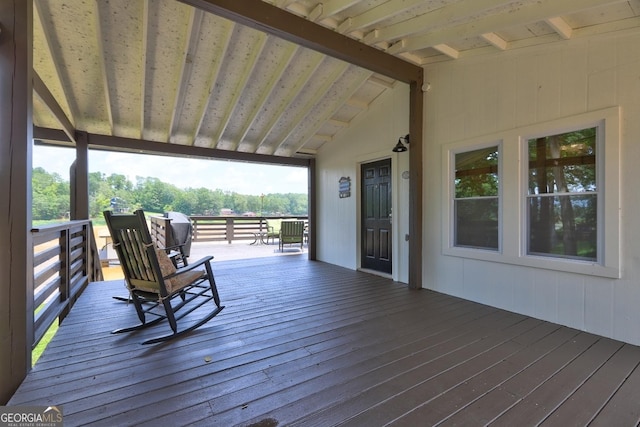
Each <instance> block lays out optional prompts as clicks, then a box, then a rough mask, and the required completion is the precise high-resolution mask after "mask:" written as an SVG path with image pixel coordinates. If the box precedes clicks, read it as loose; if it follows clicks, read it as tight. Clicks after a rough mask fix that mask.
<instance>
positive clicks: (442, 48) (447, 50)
mask: <svg viewBox="0 0 640 427" xmlns="http://www.w3.org/2000/svg"><path fill="white" fill-rule="evenodd" d="M433 48H434V49H435V50H437V51H438V52H440V53H444V54H445V55H447V56H448V57H449V58H453V59H458V57H459V56H460V52H459V51H458V50H456V49H454V48H452V47H451V46H449V45H446V44H437V45H435V46H433Z"/></svg>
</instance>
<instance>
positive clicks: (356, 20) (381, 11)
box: [338, 0, 424, 34]
mask: <svg viewBox="0 0 640 427" xmlns="http://www.w3.org/2000/svg"><path fill="white" fill-rule="evenodd" d="M423 2H424V0H390V1H388V2H386V3H382V4H381V5H379V6H376V7H374V8H372V9H369V10H367V11H366V12H364V13H361V14H360V15H357V16H352V17H350V18H347V19H345V20H344V21H343V22H342V23H341V24H340V26H339V27H338V31H340V32H341V33H343V34H345V33H350V32H352V31H356V30H359V29H361V28H364V27H368V26H371V25H375V24H376V23H378V22H380V21H382V20H383V19H388V18H389V17H392V16H394V15H398V14H400V13H402V12H404V11H406V10H409V9H411V8H412V7H414V6H416V5H419V4H422V3H423Z"/></svg>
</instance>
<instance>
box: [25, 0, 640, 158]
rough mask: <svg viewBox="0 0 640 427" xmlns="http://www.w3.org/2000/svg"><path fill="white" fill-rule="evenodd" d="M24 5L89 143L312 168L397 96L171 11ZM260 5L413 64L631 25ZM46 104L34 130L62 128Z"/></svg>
mask: <svg viewBox="0 0 640 427" xmlns="http://www.w3.org/2000/svg"><path fill="white" fill-rule="evenodd" d="M33 1H34V26H33V27H34V46H33V63H34V70H35V72H36V74H37V76H38V77H39V78H40V79H41V80H42V82H43V83H44V85H45V86H46V88H48V92H49V93H50V94H51V95H52V97H53V98H55V100H56V101H57V104H58V105H59V107H60V108H61V110H62V112H63V113H64V114H63V115H64V116H66V118H68V121H69V122H70V125H71V126H72V127H73V128H74V129H76V130H81V131H86V132H89V133H92V134H100V135H112V136H120V137H126V138H132V139H143V140H148V141H155V142H165V143H172V144H181V145H185V146H190V145H193V146H197V147H206V148H217V149H221V150H231V151H237V152H242V153H258V154H267V155H277V156H284V157H299V156H313V155H314V154H315V153H316V151H317V150H318V149H319V148H320V147H321V146H322V145H323V144H324V143H326V142H327V141H331V140H332V139H333V138H335V137H336V135H338V134H339V133H340V132H341V131H343V130H344V129H345V128H347V127H348V126H349V125H350V124H351V122H352V121H353V120H354V119H355V118H356V117H357V116H358V115H359V114H361V113H362V112H363V111H365V110H367V109H368V108H369V107H370V106H371V104H372V103H374V102H376V99H377V98H378V97H380V95H381V94H382V93H383V92H384V91H385V90H387V89H389V88H392V87H393V86H394V85H396V84H402V83H400V82H396V81H395V80H393V79H392V78H390V77H386V76H383V75H381V74H377V73H374V72H372V71H369V70H366V69H363V68H360V67H357V66H355V65H351V64H349V63H347V62H344V61H341V60H338V59H335V58H332V57H329V56H326V55H323V54H321V53H318V52H316V51H313V50H311V49H309V48H305V47H300V46H298V45H295V44H293V43H291V42H288V41H285V40H282V39H280V38H277V37H276V36H273V35H267V34H265V33H262V32H260V31H258V30H256V29H253V28H249V27H247V26H244V25H241V24H237V23H234V22H232V21H229V20H227V19H225V18H221V17H218V16H215V15H212V14H210V13H207V12H203V11H202V10H199V9H196V8H194V7H192V6H189V5H186V4H184V3H181V2H178V1H176V0H33ZM237 1H249V0H237ZM265 3H268V4H270V5H272V6H274V7H278V8H280V9H284V10H286V11H288V12H290V13H291V14H294V15H297V16H298V17H303V18H305V19H306V20H309V21H313V22H315V23H317V24H319V25H320V26H323V27H326V28H329V29H331V30H333V31H335V32H338V33H341V34H343V35H345V36H347V37H350V38H352V39H355V40H357V41H359V42H362V43H364V44H367V45H370V46H374V47H375V48H377V49H379V50H381V51H384V52H386V53H388V54H390V55H394V56H396V57H399V58H402V59H404V60H406V61H408V62H411V63H413V64H416V65H421V66H422V65H425V64H428V63H431V62H434V61H455V60H459V59H460V58H464V57H467V56H473V55H487V54H495V53H496V52H500V51H507V50H512V49H518V48H521V47H526V46H532V45H544V44H551V43H563V42H566V40H567V39H572V38H578V37H586V36H589V35H592V34H598V33H605V32H614V31H624V30H625V29H628V28H631V27H638V26H640V0H625V1H612V0H360V1H358V0H328V1H326V2H324V3H319V2H317V1H314V0H300V1H295V0H271V1H265ZM38 77H36V78H38ZM44 92H46V91H42V90H39V91H38V90H36V96H34V124H35V125H36V126H38V127H42V128H51V129H64V125H63V124H61V116H62V115H61V114H60V112H58V113H57V114H56V112H55V108H54V109H53V110H54V111H53V112H52V108H51V107H52V103H51V101H47V99H46V96H43V94H44ZM62 121H64V120H62ZM392 143H393V142H392V141H390V144H392Z"/></svg>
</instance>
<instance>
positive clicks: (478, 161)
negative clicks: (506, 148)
mask: <svg viewBox="0 0 640 427" xmlns="http://www.w3.org/2000/svg"><path fill="white" fill-rule="evenodd" d="M497 195H498V147H488V148H483V149H480V150H474V151H467V152H465V153H458V154H456V179H455V197H456V198H458V199H459V198H462V197H480V196H497Z"/></svg>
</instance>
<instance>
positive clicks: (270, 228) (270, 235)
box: [266, 220, 280, 245]
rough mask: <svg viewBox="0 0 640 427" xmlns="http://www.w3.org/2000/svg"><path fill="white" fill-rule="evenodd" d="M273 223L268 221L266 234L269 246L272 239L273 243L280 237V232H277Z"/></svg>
mask: <svg viewBox="0 0 640 427" xmlns="http://www.w3.org/2000/svg"><path fill="white" fill-rule="evenodd" d="M271 224H272V223H270V222H269V221H268V220H267V233H266V238H267V245H268V244H269V239H271V241H272V242H273V243H275V242H276V237H279V236H280V230H276V229H275V228H274V227H273V225H271Z"/></svg>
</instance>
